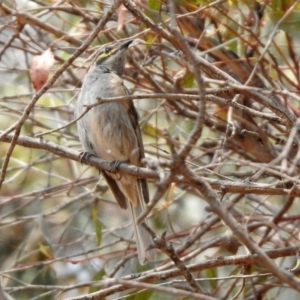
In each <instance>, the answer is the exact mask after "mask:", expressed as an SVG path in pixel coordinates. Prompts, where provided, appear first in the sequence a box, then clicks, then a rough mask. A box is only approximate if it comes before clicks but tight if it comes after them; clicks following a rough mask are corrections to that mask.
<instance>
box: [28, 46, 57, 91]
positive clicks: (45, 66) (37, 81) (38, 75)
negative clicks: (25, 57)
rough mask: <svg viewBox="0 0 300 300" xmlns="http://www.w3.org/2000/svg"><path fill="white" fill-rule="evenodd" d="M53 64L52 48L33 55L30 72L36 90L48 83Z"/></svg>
mask: <svg viewBox="0 0 300 300" xmlns="http://www.w3.org/2000/svg"><path fill="white" fill-rule="evenodd" d="M53 64H54V56H53V53H52V51H51V49H47V50H46V51H45V52H44V53H43V54H41V55H37V56H34V57H33V59H32V63H31V67H30V70H29V74H30V80H31V82H32V85H33V87H34V89H35V90H36V91H37V90H39V89H40V88H41V87H42V86H43V85H44V84H45V83H46V81H47V79H48V77H49V73H50V69H51V67H52V66H53Z"/></svg>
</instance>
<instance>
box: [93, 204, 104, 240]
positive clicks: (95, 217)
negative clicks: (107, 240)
mask: <svg viewBox="0 0 300 300" xmlns="http://www.w3.org/2000/svg"><path fill="white" fill-rule="evenodd" d="M92 220H93V224H94V227H95V232H96V237H97V245H98V246H99V245H100V244H101V241H102V225H101V222H100V221H99V220H98V209H97V206H96V205H94V207H93V209H92Z"/></svg>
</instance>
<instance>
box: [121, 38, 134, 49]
mask: <svg viewBox="0 0 300 300" xmlns="http://www.w3.org/2000/svg"><path fill="white" fill-rule="evenodd" d="M132 42H133V40H129V41H126V42H124V43H122V44H121V45H120V46H119V50H122V49H124V48H125V49H127V48H128V46H129V45H130V44H131V43H132Z"/></svg>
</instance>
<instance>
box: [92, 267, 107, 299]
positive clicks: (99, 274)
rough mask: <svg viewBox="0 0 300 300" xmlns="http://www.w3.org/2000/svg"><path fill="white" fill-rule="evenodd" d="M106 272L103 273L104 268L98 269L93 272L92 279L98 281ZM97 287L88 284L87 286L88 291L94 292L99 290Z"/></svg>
mask: <svg viewBox="0 0 300 300" xmlns="http://www.w3.org/2000/svg"><path fill="white" fill-rule="evenodd" d="M105 275H106V273H105V270H104V269H101V270H99V271H98V272H97V273H95V274H94V276H93V281H99V280H101V279H102V278H103V276H105ZM99 289H100V288H99V287H97V286H90V288H89V293H95V292H97V291H99ZM102 299H105V298H102Z"/></svg>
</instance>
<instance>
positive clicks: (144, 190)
mask: <svg viewBox="0 0 300 300" xmlns="http://www.w3.org/2000/svg"><path fill="white" fill-rule="evenodd" d="M123 87H124V91H125V94H126V95H129V91H128V89H127V88H126V86H124V85H123ZM124 103H125V109H126V112H127V114H128V116H129V118H130V121H131V124H132V127H133V129H134V132H135V135H136V138H137V142H138V149H136V151H135V154H134V155H138V166H142V163H141V159H142V158H144V157H145V150H144V144H143V140H142V134H141V129H140V127H139V123H138V120H139V115H138V113H137V111H136V109H135V106H134V104H133V101H132V100H128V101H124ZM138 188H139V193H140V195H141V196H142V198H143V199H144V201H145V203H148V202H149V190H148V185H147V181H146V180H145V179H142V178H138ZM142 205H143V203H142Z"/></svg>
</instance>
